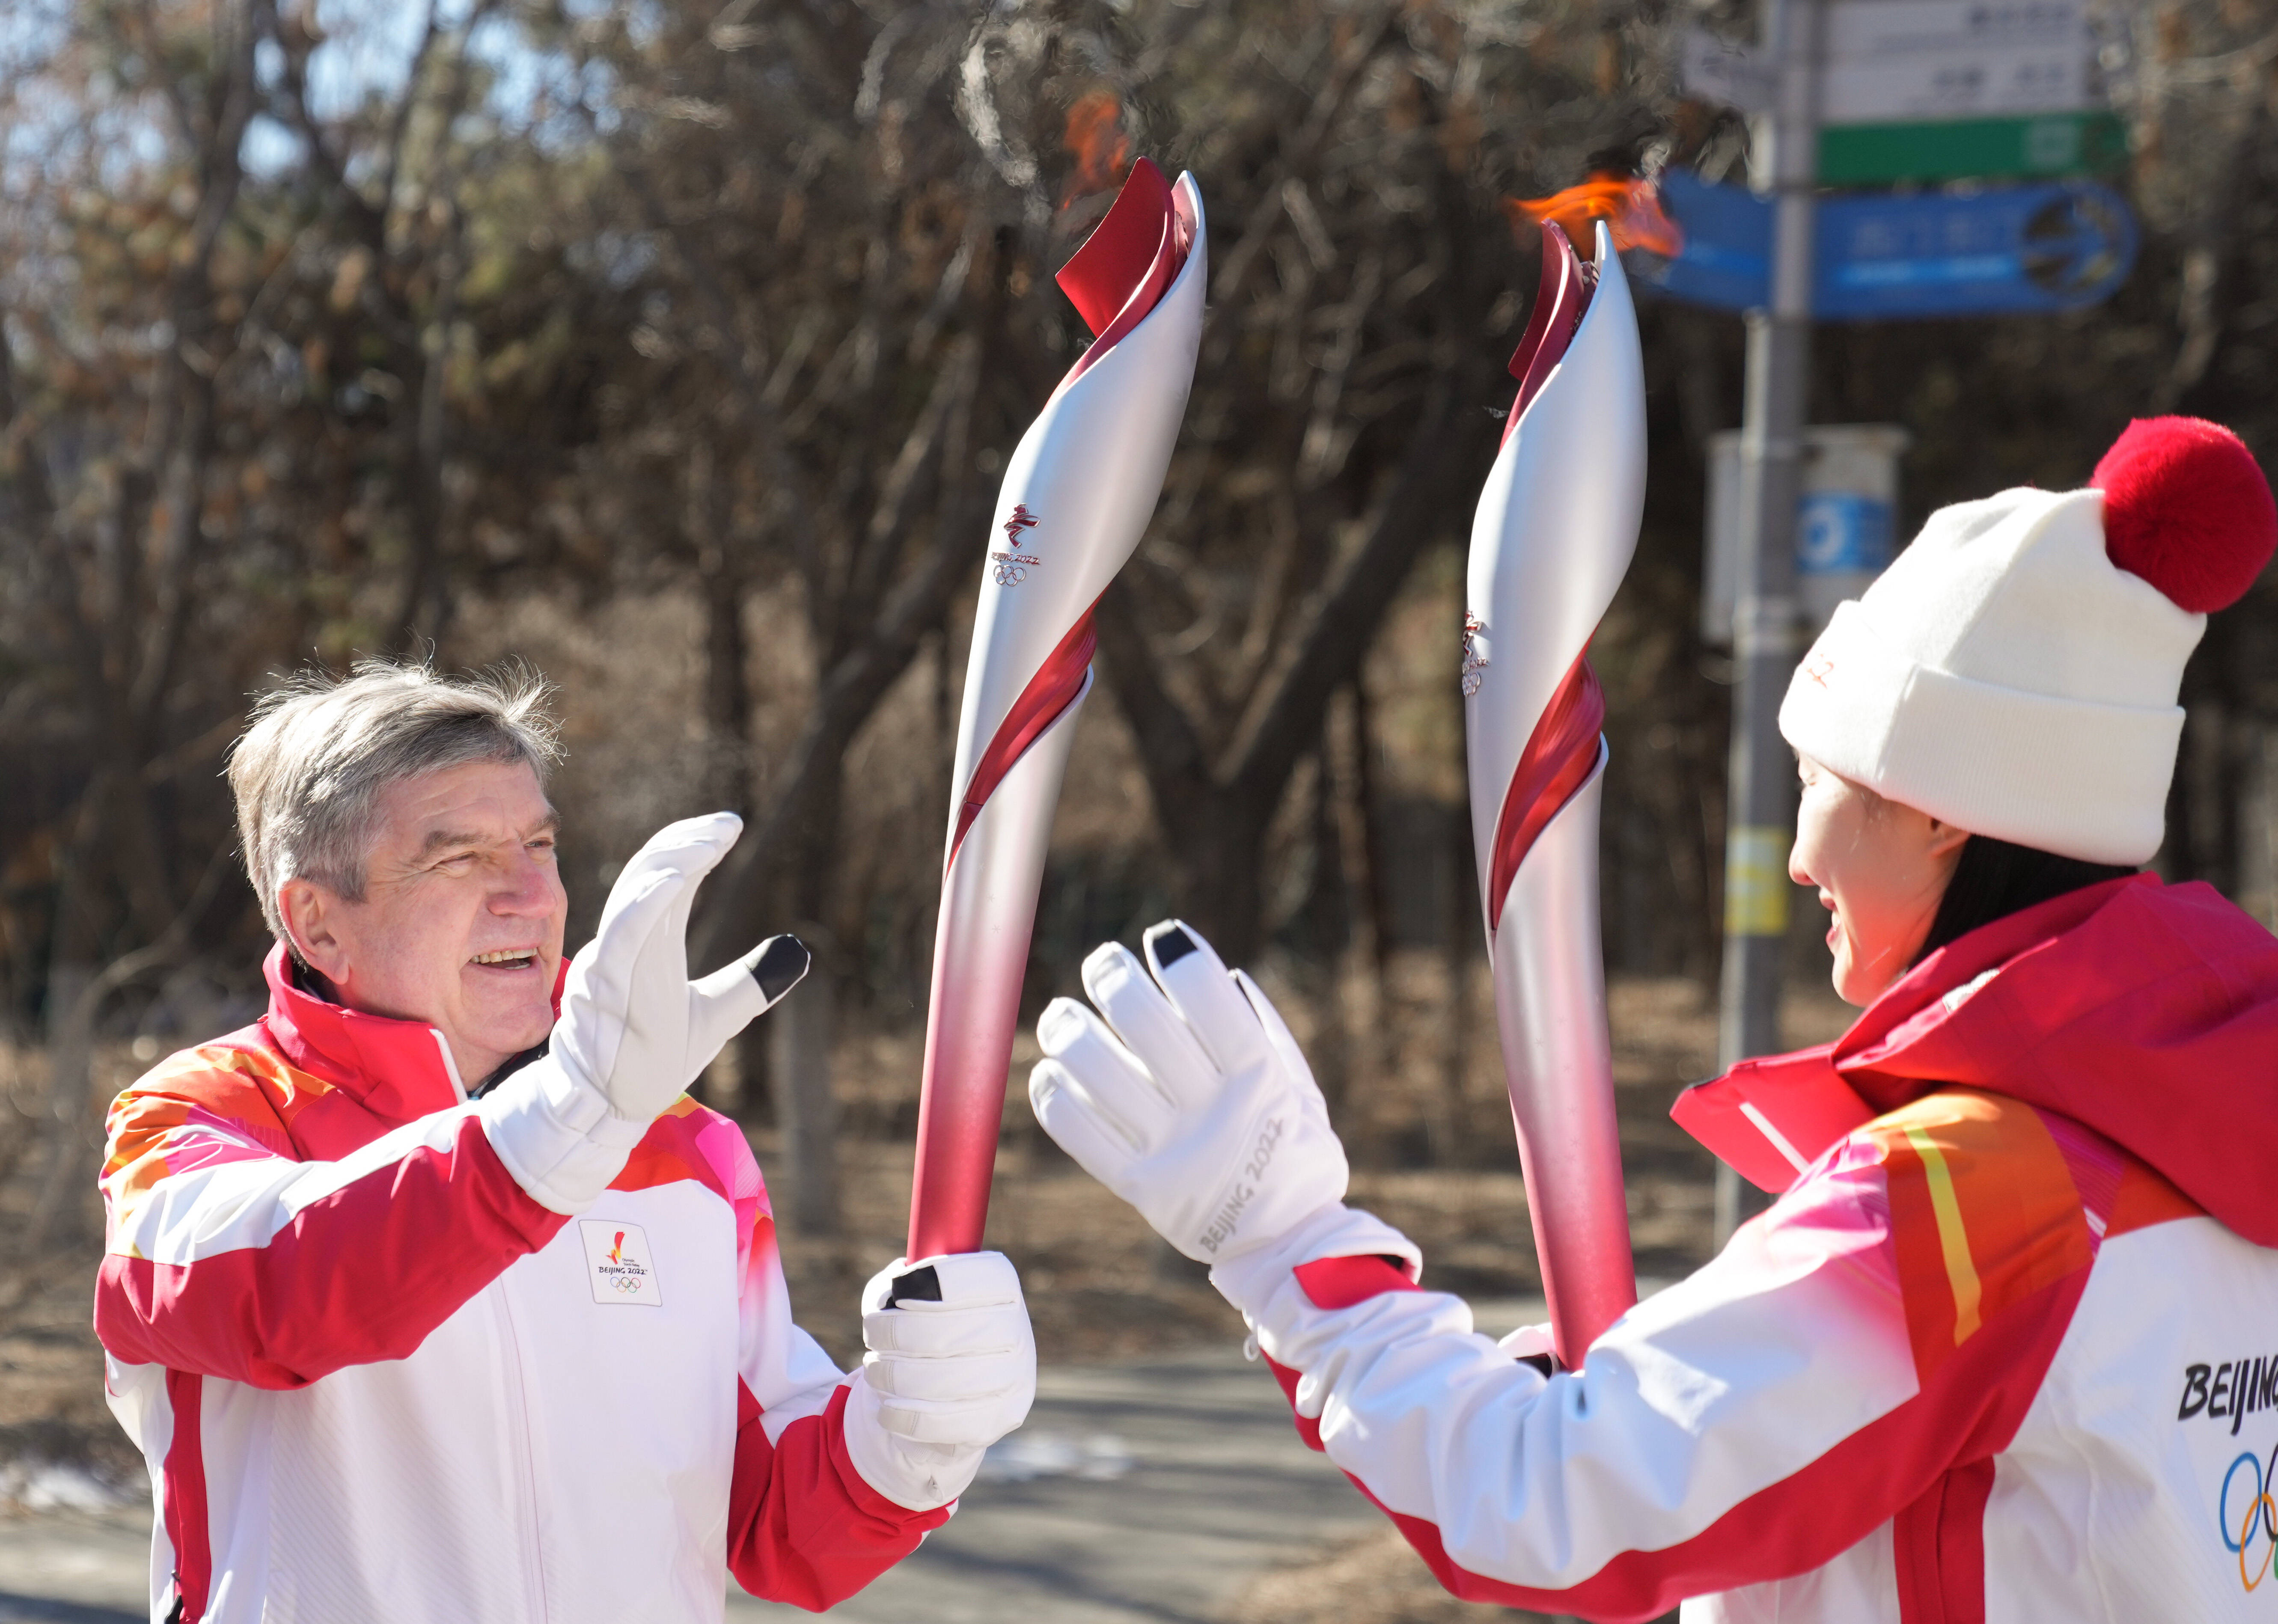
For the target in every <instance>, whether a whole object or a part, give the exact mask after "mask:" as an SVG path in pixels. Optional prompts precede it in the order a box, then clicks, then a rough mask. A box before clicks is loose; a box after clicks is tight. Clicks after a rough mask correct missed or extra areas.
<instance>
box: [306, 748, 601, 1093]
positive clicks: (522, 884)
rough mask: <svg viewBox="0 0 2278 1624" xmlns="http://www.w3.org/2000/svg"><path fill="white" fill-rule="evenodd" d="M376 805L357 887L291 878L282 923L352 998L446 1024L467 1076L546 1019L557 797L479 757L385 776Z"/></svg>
mask: <svg viewBox="0 0 2278 1624" xmlns="http://www.w3.org/2000/svg"><path fill="white" fill-rule="evenodd" d="M378 812H379V816H378V820H377V827H376V830H375V833H374V835H373V838H372V842H371V850H370V851H369V852H368V853H367V854H366V856H365V859H364V894H363V897H362V899H361V900H358V901H354V902H351V901H349V900H348V899H347V898H345V897H342V896H340V895H339V894H338V893H337V892H334V891H332V890H330V889H328V888H326V887H325V886H323V885H321V884H318V883H317V881H311V880H305V879H301V880H288V881H286V882H285V884H284V885H283V887H281V888H280V890H279V903H280V904H281V907H282V911H283V912H284V915H285V920H286V924H287V926H288V927H289V928H290V929H291V931H292V933H293V937H294V942H295V943H296V944H297V945H298V946H299V948H300V949H301V953H302V957H304V958H305V959H307V960H308V962H309V964H310V968H312V969H314V970H315V971H316V972H317V973H318V974H320V975H322V976H323V977H324V978H325V980H328V981H330V982H331V983H332V984H333V989H334V991H336V992H337V993H338V994H339V995H340V1002H341V1003H344V1004H346V1005H347V1006H348V1008H349V1009H352V1010H364V1011H366V1012H368V1013H370V1014H373V1015H387V1016H394V1017H395V1018H399V1019H403V1020H419V1021H425V1022H427V1023H428V1024H429V1025H433V1026H435V1027H437V1028H438V1029H439V1030H440V1031H441V1033H443V1036H444V1039H445V1041H447V1042H448V1043H449V1044H450V1046H451V1056H452V1059H453V1060H454V1061H455V1063H456V1064H457V1065H458V1068H459V1076H460V1078H461V1079H462V1080H463V1081H464V1082H465V1083H466V1085H467V1086H469V1087H470V1088H471V1087H473V1086H475V1085H477V1084H478V1083H479V1082H481V1081H482V1079H485V1078H486V1077H488V1076H489V1075H490V1074H491V1073H492V1072H493V1071H496V1070H497V1069H498V1067H499V1065H500V1064H501V1062H503V1061H505V1060H506V1059H508V1057H510V1056H514V1055H516V1054H519V1053H520V1052H521V1051H522V1050H524V1049H525V1048H530V1047H531V1045H532V1044H535V1043H538V1042H539V1041H542V1040H543V1039H544V1038H545V1036H546V1034H547V1032H548V1031H549V1030H551V1029H552V1027H553V1025H554V979H555V976H556V974H557V973H558V972H559V970H560V967H561V964H562V926H563V924H564V922H565V920H566V919H567V916H568V913H569V899H568V897H567V896H566V895H565V894H564V893H563V891H562V876H561V873H560V872H559V871H558V869H557V868H556V866H555V864H554V823H555V819H554V808H553V806H552V805H551V804H549V803H548V802H547V798H546V791H545V790H544V789H540V788H539V782H538V775H537V774H535V773H533V772H531V770H530V768H529V767H528V766H525V765H524V764H523V763H521V762H518V761H516V762H504V761H479V762H475V763H472V764H470V765H469V766H456V767H449V768H447V769H445V770H444V771H442V772H440V773H428V774H423V775H421V776H419V777H417V778H409V779H403V780H401V781H399V782H395V783H393V784H390V785H388V786H387V787H386V789H384V790H382V791H381V792H380V796H379V805H378Z"/></svg>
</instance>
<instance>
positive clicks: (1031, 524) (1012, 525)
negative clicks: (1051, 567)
mask: <svg viewBox="0 0 2278 1624" xmlns="http://www.w3.org/2000/svg"><path fill="white" fill-rule="evenodd" d="M1039 522H1041V521H1039V520H1038V519H1037V517H1036V515H1034V514H1032V513H1030V512H1029V511H1028V504H1027V503H1026V502H1015V503H1013V516H1012V517H1011V518H1009V519H1007V520H1005V523H1004V525H1003V527H1002V528H1003V530H1004V531H1005V545H1006V546H1008V547H1010V548H1011V549H1012V551H1011V552H1009V553H990V555H989V556H990V558H991V559H993V560H996V565H997V568H995V569H994V570H993V571H992V572H991V573H992V574H993V575H994V576H996V577H997V584H998V585H999V586H1018V585H1020V584H1021V582H1023V581H1025V580H1027V579H1028V571H1029V570H1030V569H1031V568H1035V567H1036V565H1038V564H1041V563H1043V561H1044V560H1042V559H1041V558H1038V557H1037V556H1036V554H1035V553H1023V552H1022V551H1021V547H1022V545H1024V544H1026V543H1027V542H1028V537H1027V536H1026V535H1025V534H1024V533H1023V532H1025V531H1028V530H1034V529H1036V526H1037V524H1038V523H1039Z"/></svg>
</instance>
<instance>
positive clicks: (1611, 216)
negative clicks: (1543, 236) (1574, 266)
mask: <svg viewBox="0 0 2278 1624" xmlns="http://www.w3.org/2000/svg"><path fill="white" fill-rule="evenodd" d="M1503 207H1504V208H1505V209H1507V210H1510V217H1511V221H1512V223H1513V224H1514V225H1516V224H1517V222H1518V221H1519V220H1521V219H1527V220H1532V221H1533V222H1534V223H1535V224H1536V225H1541V224H1542V223H1543V222H1545V221H1546V220H1547V221H1551V222H1554V223H1556V225H1559V226H1560V227H1562V228H1563V230H1564V231H1565V233H1566V234H1567V235H1568V236H1569V237H1571V238H1572V239H1573V240H1574V244H1575V246H1576V247H1577V248H1582V249H1583V251H1584V253H1585V254H1587V252H1588V248H1587V247H1586V244H1587V243H1588V240H1589V236H1588V230H1589V225H1590V223H1591V222H1592V221H1593V220H1609V221H1611V222H1612V224H1613V228H1614V247H1616V248H1644V249H1646V250H1647V251H1648V252H1651V253H1655V254H1660V255H1666V256H1668V257H1670V258H1671V259H1673V258H1675V257H1676V256H1677V255H1678V253H1680V252H1681V251H1683V249H1684V248H1685V233H1684V231H1683V229H1682V228H1681V227H1679V226H1678V224H1677V222H1676V221H1674V220H1672V219H1670V217H1668V216H1667V215H1666V214H1663V212H1662V210H1661V194H1660V193H1658V192H1656V191H1655V190H1654V187H1653V182H1652V181H1650V180H1646V179H1639V178H1635V177H1632V176H1627V175H1617V174H1615V173H1613V172H1609V171H1606V170H1601V171H1599V172H1597V173H1595V174H1594V175H1592V176H1591V177H1590V178H1589V179H1587V180H1585V181H1584V182H1583V183H1582V184H1581V185H1580V186H1570V187H1567V188H1566V189H1565V190H1564V191H1563V192H1554V193H1553V194H1551V195H1549V196H1548V197H1531V198H1530V197H1512V198H1506V199H1505V200H1504V202H1503Z"/></svg>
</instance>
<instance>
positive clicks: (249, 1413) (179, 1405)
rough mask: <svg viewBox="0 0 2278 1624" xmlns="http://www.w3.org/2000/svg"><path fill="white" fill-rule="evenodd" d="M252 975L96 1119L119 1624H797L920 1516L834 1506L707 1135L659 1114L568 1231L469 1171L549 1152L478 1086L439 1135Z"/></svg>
mask: <svg viewBox="0 0 2278 1624" xmlns="http://www.w3.org/2000/svg"><path fill="white" fill-rule="evenodd" d="M267 970H268V975H269V987H270V1007H269V1012H268V1014H267V1015H265V1016H264V1018H262V1019H261V1020H259V1021H258V1022H256V1023H255V1024H254V1025H251V1026H248V1027H247V1028H245V1029H244V1030H243V1031H241V1032H237V1033H232V1034H230V1035H229V1036H227V1037H225V1038H221V1039H218V1040H217V1041H214V1042H212V1043H210V1044H206V1045H204V1046H203V1047H201V1048H194V1049H188V1050H185V1051H184V1052H182V1053H180V1054H178V1055H176V1056H173V1057H172V1058H171V1059H169V1060H166V1061H164V1063H162V1064H159V1065H158V1066H157V1068H155V1069H154V1070H153V1071H150V1072H149V1075H147V1076H145V1077H144V1078H142V1079H141V1080H140V1081H138V1082H137V1083H136V1084H135V1085H134V1086H133V1087H132V1088H130V1089H128V1090H127V1091H126V1093H125V1094H121V1095H120V1096H119V1097H118V1101H117V1102H115V1103H114V1104H113V1105H112V1107H111V1117H110V1145H109V1149H108V1154H107V1155H106V1158H105V1161H104V1164H103V1198H104V1201H105V1202H106V1205H107V1208H108V1212H109V1224H108V1245H107V1247H106V1255H105V1257H104V1259H103V1270H102V1275H101V1277H100V1280H99V1282H98V1284H97V1285H96V1302H95V1323H96V1331H97V1333H98V1334H99V1335H100V1337H101V1338H102V1340H103V1348H104V1350H105V1353H106V1354H107V1355H108V1360H107V1373H108V1382H109V1388H110V1393H111V1408H112V1409H113V1410H114V1411H115V1412H116V1413H117V1414H118V1418H119V1420H120V1422H123V1423H124V1424H125V1426H126V1430H127V1432H128V1433H129V1434H130V1435H131V1436H132V1437H134V1440H135V1442H136V1444H137V1445H140V1447H141V1450H142V1452H143V1454H144V1456H145V1458H146V1459H147V1460H148V1461H149V1468H150V1477H151V1481H152V1483H153V1484H154V1485H155V1487H156V1490H157V1513H158V1514H157V1529H156V1533H155V1535H154V1537H153V1541H152V1553H151V1567H150V1594H151V1601H150V1607H151V1616H152V1618H153V1619H154V1620H181V1624H198V1621H199V1620H212V1621H214V1624H255V1621H256V1620H263V1621H265V1624H284V1621H285V1620H321V1621H323V1624H340V1620H359V1619H373V1618H378V1617H380V1616H386V1617H389V1618H402V1619H449V1620H454V1621H455V1624H457V1621H460V1620H464V1621H467V1624H491V1621H495V1624H537V1621H539V1620H544V1621H546V1624H586V1621H588V1620H590V1621H591V1624H631V1620H676V1621H677V1620H707V1619H710V1620H717V1619H719V1618H720V1617H721V1616H722V1612H723V1609H724V1605H725V1591H726V1582H727V1580H728V1578H729V1576H730V1574H733V1575H734V1577H735V1579H736V1580H737V1581H738V1582H739V1583H741V1584H742V1585H743V1586H744V1587H745V1589H746V1590H751V1591H753V1593H755V1594H757V1595H761V1596H765V1597H773V1598H776V1599H778V1600H783V1601H789V1602H793V1603H796V1604H798V1605H801V1606H805V1607H809V1608H817V1609H819V1608H822V1607H826V1606H828V1605H830V1604H831V1603H833V1602H835V1601H837V1600H838V1599H839V1598H840V1597H845V1596H847V1595H850V1594H852V1592H854V1591H855V1590H860V1588H861V1587H862V1586H863V1585H864V1584H866V1583H868V1582H869V1580H870V1579H871V1578H872V1577H874V1576H875V1574H878V1573H879V1572H880V1571H881V1570H883V1568H885V1567H889V1566H891V1564H892V1563H894V1562H895V1561H897V1560H898V1559H900V1558H901V1557H903V1556H905V1555H906V1554H907V1553H908V1552H910V1551H912V1550H913V1549H914V1548H915V1547H916V1546H917V1544H918V1543H919V1542H920V1540H921V1538H922V1537H923V1536H924V1534H925V1532H926V1530H928V1529H931V1528H934V1527H936V1526H937V1525H939V1524H940V1523H941V1522H942V1521H943V1520H944V1518H945V1517H946V1516H947V1515H948V1512H947V1510H946V1509H943V1510H935V1511H923V1512H918V1511H909V1510H906V1509H905V1508H903V1507H902V1506H898V1505H896V1504H894V1503H893V1502H891V1501H890V1500H888V1499H886V1498H884V1497H883V1496H882V1495H880V1494H879V1493H877V1492H876V1491H875V1490H873V1489H872V1488H871V1487H870V1486H869V1485H868V1483H866V1482H864V1481H863V1479H862V1478H861V1477H860V1475H859V1474H858V1473H857V1472H856V1470H855V1468H854V1466H853V1464H852V1460H850V1459H849V1457H848V1454H847V1450H846V1444H845V1437H844V1434H843V1430H842V1429H843V1422H842V1415H843V1413H844V1411H845V1406H846V1399H847V1378H844V1377H842V1376H840V1374H839V1372H838V1371H837V1369H836V1368H835V1367H833V1365H832V1364H831V1362H830V1361H829V1358H828V1357H827V1356H826V1355H825V1354H824V1353H822V1349H821V1348H819V1347H818V1346H816V1345H815V1344H814V1341H813V1340H812V1339H811V1338H809V1337H807V1336H806V1333H805V1332H803V1331H801V1330H799V1328H798V1327H797V1326H795V1325H794V1324H792V1323H791V1305H790V1301H789V1299H788V1298H787V1296H786V1295H785V1292H784V1280H783V1271H782V1268H781V1264H780V1262H779V1261H778V1258H777V1255H776V1244H775V1236H774V1225H773V1222H772V1220H771V1219H770V1217H769V1216H768V1201H767V1194H766V1192H765V1191H764V1189H763V1188H762V1187H761V1182H760V1172H759V1168H758V1166H757V1164H756V1163H754V1162H753V1159H752V1154H751V1150H750V1147H749V1146H748V1145H747V1144H746V1143H745V1139H744V1136H743V1132H742V1131H741V1130H740V1129H738V1127H737V1126H736V1125H735V1124H734V1123H732V1122H730V1121H728V1120H727V1119H725V1118H724V1117H719V1116H717V1115H715V1113H713V1112H711V1111H708V1110H706V1109H703V1108H702V1107H701V1106H699V1105H697V1104H695V1103H693V1102H691V1101H688V1100H686V1099H683V1100H682V1101H680V1102H678V1103H677V1105H675V1106H674V1107H673V1108H672V1109H670V1110H669V1111H668V1112H666V1113H665V1115H664V1116H662V1117H660V1118H658V1120H657V1121H656V1122H655V1123H654V1125H652V1126H651V1128H650V1129H649V1131H648V1132H647V1134H646V1137H645V1138H643V1139H642V1140H641V1141H640V1143H639V1145H638V1147H637V1148H635V1149H634V1150H633V1152H632V1154H631V1159H630V1161H628V1162H627V1163H625V1165H624V1168H623V1171H622V1172H621V1173H619V1174H618V1175H617V1176H616V1177H615V1179H614V1181H613V1182H611V1183H610V1184H609V1186H608V1189H607V1190H606V1191H605V1192H604V1193H602V1194H601V1196H600V1199H599V1200H598V1201H595V1202H593V1203H592V1206H591V1207H590V1208H587V1209H585V1211H583V1212H582V1213H580V1214H578V1215H577V1216H575V1217H568V1216H564V1215H562V1213H560V1212H557V1211H554V1210H551V1209H549V1208H547V1206H545V1205H542V1204H541V1203H540V1202H539V1201H537V1200H535V1199H533V1198H532V1196H531V1194H530V1193H527V1192H525V1191H524V1189H523V1188H522V1187H521V1186H519V1185H518V1184H517V1183H516V1180H515V1178H514V1177H513V1175H512V1174H510V1173H509V1172H508V1170H507V1168H506V1165H505V1164H504V1163H502V1162H501V1159H500V1157H499V1155H498V1153H497V1152H496V1151H495V1150H494V1149H493V1140H496V1139H498V1138H499V1137H500V1136H501V1135H502V1134H520V1135H524V1136H525V1137H526V1136H529V1135H531V1134H541V1133H545V1132H552V1131H554V1130H553V1129H550V1128H549V1127H548V1126H547V1124H546V1122H545V1121H544V1119H543V1113H533V1112H531V1111H530V1110H529V1109H526V1108H527V1104H528V1102H518V1101H517V1098H516V1081H515V1079H514V1078H512V1077H509V1078H508V1079H506V1081H505V1082H503V1083H501V1085H500V1086H498V1087H496V1088H494V1089H493V1090H491V1091H490V1092H489V1093H488V1094H486V1095H485V1097H484V1098H483V1099H481V1100H479V1101H474V1102H470V1101H469V1100H468V1098H467V1096H466V1093H465V1090H464V1089H463V1088H462V1086H461V1084H460V1080H459V1079H458V1078H457V1076H456V1075H455V1071H454V1069H453V1067H452V1064H451V1062H450V1058H449V1052H448V1050H447V1048H445V1046H444V1043H443V1040H442V1036H441V1034H440V1033H438V1032H436V1031H435V1030H434V1029H433V1028H432V1027H429V1026H426V1025H420V1024H417V1023H416V1022H408V1021H398V1020H388V1019H384V1018H379V1017H377V1016H371V1015H364V1014H360V1013H357V1012H355V1011H352V1010H345V1009H342V1008H340V1007H339V1006H338V1005H335V1004H332V1003H325V1002H324V1001H323V1000H321V999H318V998H316V997H313V996H311V995H309V994H307V993H305V992H302V991H301V990H299V989H297V988H296V987H294V986H292V985H291V984H290V982H289V980H288V979H287V970H286V968H285V960H284V956H283V953H282V951H281V949H280V950H279V952H276V953H273V954H272V955H271V957H270V960H269V963H268V965H267ZM517 1148H519V1149H522V1150H524V1151H525V1152H529V1153H531V1154H528V1155H525V1156H524V1158H523V1160H522V1164H524V1165H541V1166H543V1165H552V1164H554V1163H558V1162H559V1161H560V1160H561V1155H560V1147H551V1149H552V1151H553V1154H541V1153H545V1152H547V1151H548V1149H549V1147H544V1146H532V1145H530V1144H527V1143H525V1144H523V1145H521V1146H519V1147H517ZM618 1154H622V1153H618ZM853 1379H856V1380H859V1379H860V1377H859V1376H858V1377H856V1378H853Z"/></svg>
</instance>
